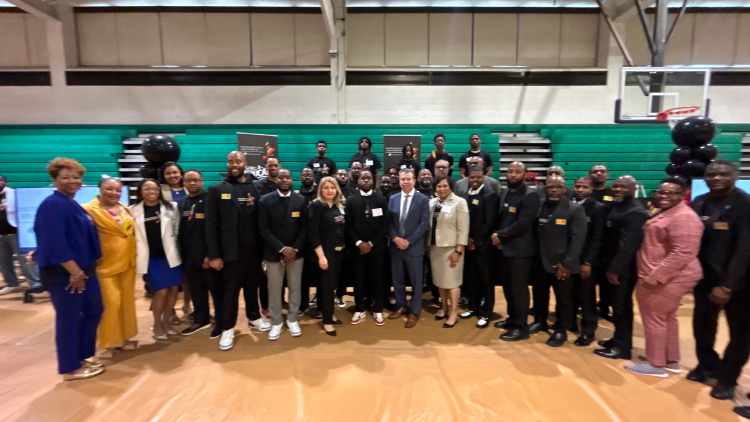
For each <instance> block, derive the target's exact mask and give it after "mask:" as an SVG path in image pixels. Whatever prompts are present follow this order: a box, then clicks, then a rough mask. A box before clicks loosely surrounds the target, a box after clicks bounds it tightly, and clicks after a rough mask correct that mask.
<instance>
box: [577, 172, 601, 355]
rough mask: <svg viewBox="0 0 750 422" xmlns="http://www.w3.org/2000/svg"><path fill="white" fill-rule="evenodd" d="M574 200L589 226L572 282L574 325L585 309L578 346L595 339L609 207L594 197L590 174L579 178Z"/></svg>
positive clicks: (585, 344)
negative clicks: (601, 252)
mask: <svg viewBox="0 0 750 422" xmlns="http://www.w3.org/2000/svg"><path fill="white" fill-rule="evenodd" d="M573 189H574V190H575V198H574V201H575V202H576V203H577V204H578V205H580V206H581V207H583V210H584V211H586V220H587V222H588V227H587V229H586V243H585V244H584V245H583V251H582V252H581V271H580V273H579V274H576V275H575V276H574V282H573V297H574V299H575V300H574V301H573V303H574V307H573V315H574V320H573V326H574V327H575V326H577V324H576V321H575V315H576V314H577V312H578V309H576V308H577V307H578V306H580V308H581V311H582V314H583V315H582V318H581V329H580V335H579V336H578V338H577V339H576V341H575V345H576V346H581V347H583V346H588V345H589V344H591V343H592V342H593V341H594V340H595V334H596V327H597V324H598V315H597V312H596V282H595V281H596V280H597V279H598V278H599V277H601V278H604V271H602V269H601V264H600V262H599V251H600V250H601V247H602V240H603V239H602V235H603V234H604V224H605V223H606V220H607V209H606V207H604V205H602V203H601V202H598V201H597V200H596V199H594V198H592V197H591V192H592V191H593V182H592V180H591V177H590V176H584V177H580V178H578V180H576V181H575V184H574V185H573Z"/></svg>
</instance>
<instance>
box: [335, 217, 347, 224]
mask: <svg viewBox="0 0 750 422" xmlns="http://www.w3.org/2000/svg"><path fill="white" fill-rule="evenodd" d="M333 222H334V223H336V224H344V223H345V222H346V220H345V219H344V216H343V215H337V216H336V217H333Z"/></svg>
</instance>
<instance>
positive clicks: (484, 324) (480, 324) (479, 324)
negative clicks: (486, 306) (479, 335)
mask: <svg viewBox="0 0 750 422" xmlns="http://www.w3.org/2000/svg"><path fill="white" fill-rule="evenodd" d="M489 323H490V320H489V319H488V318H486V317H480V318H479V319H478V320H477V328H485V327H487V325H489Z"/></svg>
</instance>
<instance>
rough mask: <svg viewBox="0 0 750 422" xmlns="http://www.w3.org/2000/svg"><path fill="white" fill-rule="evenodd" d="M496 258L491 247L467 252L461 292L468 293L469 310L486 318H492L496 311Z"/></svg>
mask: <svg viewBox="0 0 750 422" xmlns="http://www.w3.org/2000/svg"><path fill="white" fill-rule="evenodd" d="M494 256H495V255H494V251H493V250H492V249H491V248H489V247H484V248H479V249H475V250H473V251H469V250H468V249H467V251H466V264H465V265H464V270H465V274H466V276H465V277H464V283H463V285H462V286H461V290H465V291H466V294H465V296H466V297H467V298H468V299H469V309H470V310H472V311H474V312H476V313H478V314H479V316H483V317H485V318H491V317H492V311H493V309H495V283H494V281H493V275H494V272H495V270H494V265H493V257H494ZM462 296H463V295H462Z"/></svg>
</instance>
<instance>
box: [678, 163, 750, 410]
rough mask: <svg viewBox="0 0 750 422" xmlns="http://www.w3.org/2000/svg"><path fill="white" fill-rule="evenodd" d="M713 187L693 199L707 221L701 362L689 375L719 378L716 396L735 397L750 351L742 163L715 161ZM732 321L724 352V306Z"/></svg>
mask: <svg viewBox="0 0 750 422" xmlns="http://www.w3.org/2000/svg"><path fill="white" fill-rule="evenodd" d="M704 178H705V180H706V184H707V185H708V188H709V190H710V191H709V193H707V194H704V195H701V196H699V197H697V198H695V200H694V201H693V203H692V207H693V210H695V212H696V213H697V214H698V215H699V216H700V217H701V220H703V223H704V225H705V229H704V232H703V239H702V241H701V250H700V253H699V255H698V257H699V258H700V260H701V264H702V266H703V280H701V281H700V282H698V284H697V285H696V286H695V289H694V291H693V295H694V297H695V308H694V310H693V336H694V337H695V351H696V355H697V357H698V366H697V367H695V368H694V369H693V370H691V371H690V372H689V373H688V375H687V378H688V379H689V380H691V381H696V382H702V383H709V382H710V381H709V380H711V379H716V381H717V382H716V385H715V386H714V387H713V388H712V389H711V396H712V397H714V398H716V399H721V400H726V399H731V398H733V397H734V393H735V391H734V390H735V386H736V385H737V378H738V377H739V375H740V373H741V372H742V367H743V366H744V365H745V362H746V361H747V358H748V354H749V353H750V341H749V340H750V338H749V337H750V311H749V309H750V286H748V264H750V195H748V194H747V193H745V192H744V191H742V190H741V189H738V188H737V187H736V186H735V183H736V181H737V168H736V166H735V165H734V164H733V163H731V162H728V161H714V162H713V163H711V164H709V165H708V167H707V168H706V173H705V176H704ZM722 308H723V309H724V312H725V314H726V318H727V322H728V324H729V344H728V345H727V347H726V349H725V350H724V356H723V357H719V355H718V353H716V351H715V350H714V344H715V341H716V328H717V323H718V319H719V313H720V312H721V309H722Z"/></svg>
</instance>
